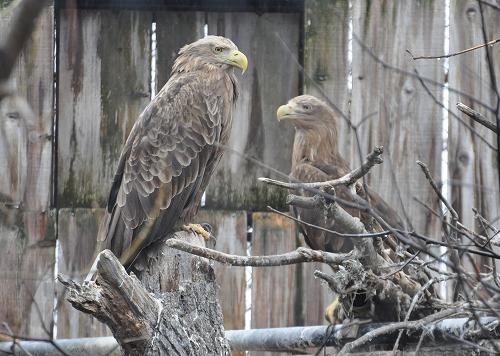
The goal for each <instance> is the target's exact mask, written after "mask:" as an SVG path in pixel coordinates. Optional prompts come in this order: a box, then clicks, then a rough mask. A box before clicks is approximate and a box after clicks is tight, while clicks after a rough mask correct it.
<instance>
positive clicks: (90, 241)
mask: <svg viewBox="0 0 500 356" xmlns="http://www.w3.org/2000/svg"><path fill="white" fill-rule="evenodd" d="M103 217H104V209H87V208H79V209H60V210H59V211H58V239H59V245H58V246H59V251H58V261H57V263H58V271H59V273H61V274H63V275H65V276H67V277H69V278H71V279H72V280H74V281H83V280H84V279H85V277H86V275H87V273H88V272H89V270H90V267H91V265H92V263H93V262H94V250H95V247H96V242H97V232H98V230H99V226H100V223H101V221H102V218H103ZM56 307H57V336H58V338H77V337H97V336H108V335H111V332H110V331H109V329H108V328H107V326H106V325H105V324H103V323H101V322H100V321H98V320H96V319H94V318H93V317H91V316H89V315H87V314H84V313H82V312H80V311H78V310H76V309H75V308H73V307H72V306H71V304H70V303H69V302H67V301H66V296H65V293H64V288H63V287H62V286H61V285H59V286H58V288H57V305H56Z"/></svg>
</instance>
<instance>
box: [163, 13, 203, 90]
mask: <svg viewBox="0 0 500 356" xmlns="http://www.w3.org/2000/svg"><path fill="white" fill-rule="evenodd" d="M154 19H155V21H156V48H157V49H156V51H157V57H156V70H157V72H156V88H157V91H160V89H161V88H162V87H163V86H164V85H165V83H166V82H167V80H168V78H169V77H170V70H171V69H172V65H173V64H174V60H175V58H176V57H177V53H178V52H179V50H180V49H181V47H182V46H184V45H185V44H187V43H191V42H194V41H196V40H197V39H199V38H202V37H203V26H204V24H205V14H204V13H203V12H196V11H189V12H181V11H157V12H155V14H154Z"/></svg>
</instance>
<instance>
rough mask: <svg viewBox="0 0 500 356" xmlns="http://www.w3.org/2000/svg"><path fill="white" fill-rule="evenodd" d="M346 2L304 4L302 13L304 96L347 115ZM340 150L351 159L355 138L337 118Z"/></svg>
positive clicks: (318, 0) (320, 0) (313, 0)
mask: <svg viewBox="0 0 500 356" xmlns="http://www.w3.org/2000/svg"><path fill="white" fill-rule="evenodd" d="M349 16H350V13H349V2H348V1H347V0H341V1H325V0H306V1H305V10H304V17H305V18H304V74H303V75H304V92H305V93H306V94H310V95H314V96H316V97H318V98H320V99H323V100H325V101H328V102H331V103H333V104H334V105H335V106H336V107H337V108H338V109H339V110H340V111H341V112H342V113H344V114H345V115H347V114H348V113H349V100H350V95H349V94H350V93H349V87H348V76H349V64H348V58H347V57H348V47H349V46H348V32H349V31H348V29H349V27H348V23H349ZM338 127H339V132H340V133H342V134H341V135H339V145H338V147H339V150H340V153H341V154H343V155H344V156H345V157H350V156H351V154H352V152H353V148H354V145H355V141H354V137H353V134H352V132H351V131H350V128H349V125H348V123H347V122H346V120H345V119H342V118H341V116H340V115H339V119H338Z"/></svg>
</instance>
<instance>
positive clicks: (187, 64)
mask: <svg viewBox="0 0 500 356" xmlns="http://www.w3.org/2000/svg"><path fill="white" fill-rule="evenodd" d="M193 72H199V73H200V78H203V79H204V80H205V81H206V82H219V83H223V85H225V86H226V89H227V90H228V91H229V92H231V93H233V96H232V101H233V103H235V102H236V100H237V99H238V95H239V87H238V82H237V80H236V76H235V74H234V68H233V67H232V66H229V65H226V64H223V65H221V66H219V65H214V64H210V63H206V62H204V61H203V60H202V59H201V58H199V57H196V56H192V55H187V54H184V55H181V56H179V57H177V59H176V60H175V62H174V65H173V66H172V72H171V73H170V75H171V78H172V77H176V76H182V75H183V74H185V73H193Z"/></svg>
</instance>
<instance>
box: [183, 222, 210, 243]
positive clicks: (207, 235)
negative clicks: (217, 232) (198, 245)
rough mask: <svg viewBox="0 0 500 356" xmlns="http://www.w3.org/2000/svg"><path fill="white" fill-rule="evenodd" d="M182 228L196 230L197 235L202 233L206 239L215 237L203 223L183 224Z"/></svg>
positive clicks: (188, 230) (190, 230)
mask: <svg viewBox="0 0 500 356" xmlns="http://www.w3.org/2000/svg"><path fill="white" fill-rule="evenodd" d="M209 226H210V225H209ZM182 230H184V231H187V232H194V233H195V234H197V235H201V236H203V238H204V239H205V240H206V241H209V240H212V239H213V238H214V237H213V235H212V234H211V233H210V232H209V231H207V230H206V229H205V228H204V227H203V226H202V225H201V224H186V225H182Z"/></svg>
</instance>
